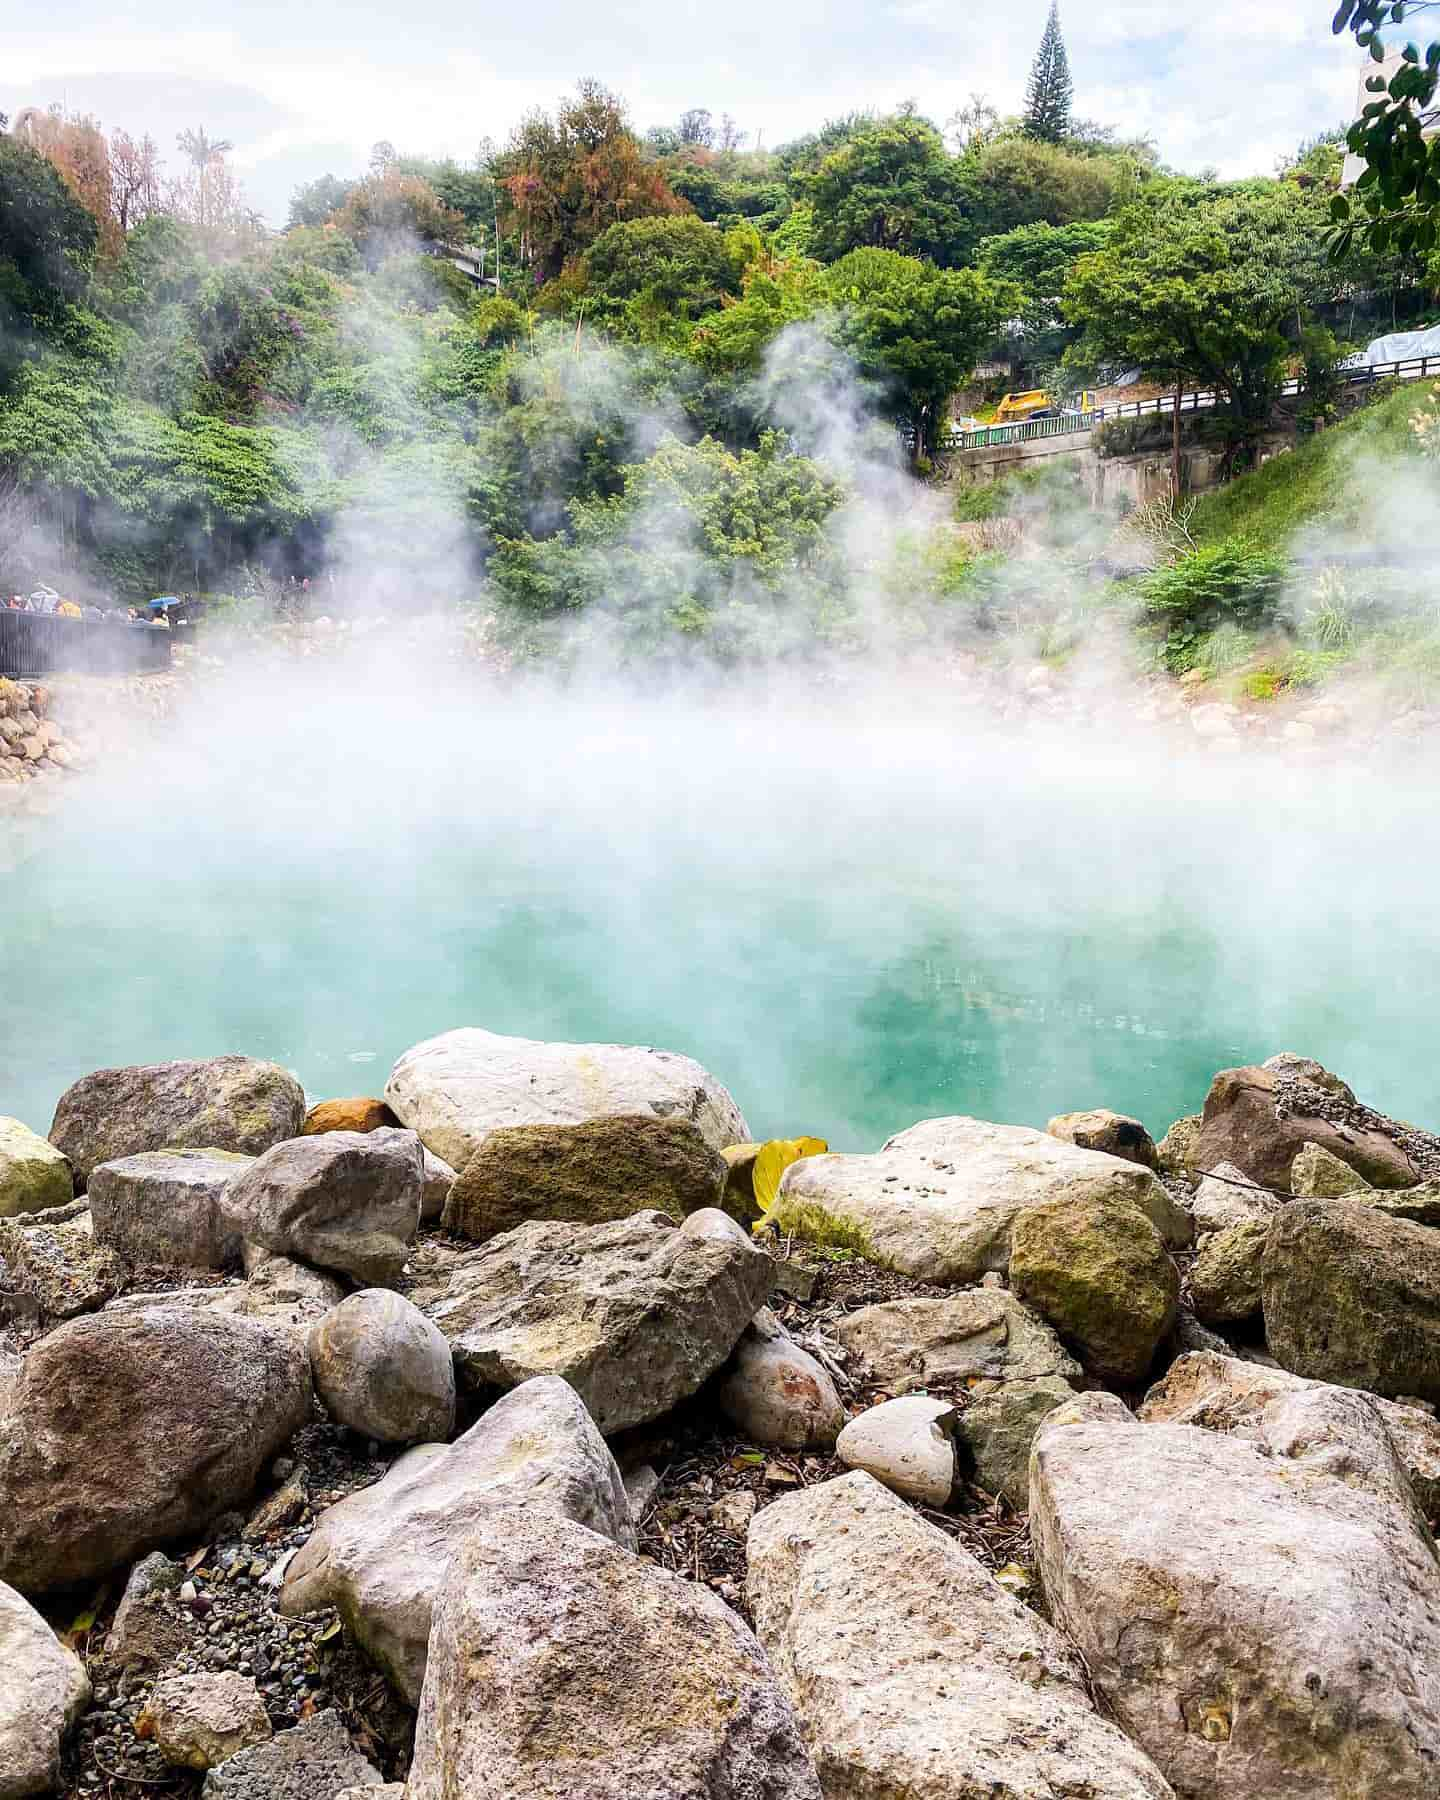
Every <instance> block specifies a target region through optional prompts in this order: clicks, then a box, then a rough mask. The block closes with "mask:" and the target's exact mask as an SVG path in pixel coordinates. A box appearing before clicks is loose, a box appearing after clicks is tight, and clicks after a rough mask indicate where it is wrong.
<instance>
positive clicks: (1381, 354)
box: [1345, 325, 1440, 369]
mask: <svg viewBox="0 0 1440 1800" xmlns="http://www.w3.org/2000/svg"><path fill="white" fill-rule="evenodd" d="M1413 356H1433V357H1435V358H1437V359H1440V325H1432V326H1431V327H1430V329H1429V330H1428V331H1392V332H1391V333H1390V334H1389V335H1388V336H1387V337H1378V338H1376V340H1375V342H1374V343H1373V344H1367V345H1366V347H1365V348H1364V349H1363V350H1361V351H1359V352H1358V353H1357V354H1356V355H1354V356H1351V357H1347V358H1346V360H1345V367H1346V368H1347V369H1373V368H1374V367H1375V365H1376V364H1377V363H1391V362H1408V361H1409V360H1410V358H1411V357H1413Z"/></svg>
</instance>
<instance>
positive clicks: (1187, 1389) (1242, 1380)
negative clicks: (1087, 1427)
mask: <svg viewBox="0 0 1440 1800" xmlns="http://www.w3.org/2000/svg"><path fill="white" fill-rule="evenodd" d="M1324 1386H1325V1383H1323V1382H1318V1381H1317V1382H1311V1381H1306V1380H1305V1378H1304V1377H1303V1376H1300V1375H1291V1374H1289V1373H1288V1372H1287V1371H1286V1370H1284V1369H1277V1368H1276V1367H1274V1365H1273V1364H1265V1363H1256V1362H1247V1361H1245V1360H1244V1359H1242V1358H1240V1357H1237V1356H1232V1355H1229V1354H1226V1353H1225V1352H1223V1351H1221V1352H1216V1351H1201V1352H1197V1353H1193V1354H1190V1355H1187V1356H1182V1357H1180V1358H1179V1359H1178V1361H1176V1362H1174V1363H1172V1364H1171V1365H1170V1367H1169V1369H1168V1370H1167V1371H1166V1373H1165V1376H1164V1378H1163V1379H1162V1380H1160V1381H1157V1382H1156V1383H1155V1385H1154V1387H1152V1388H1151V1389H1150V1391H1149V1393H1148V1394H1146V1396H1145V1400H1144V1404H1143V1405H1142V1406H1141V1407H1140V1410H1139V1412H1138V1413H1137V1414H1136V1417H1137V1418H1140V1419H1142V1420H1144V1421H1145V1423H1146V1424H1157V1425H1166V1424H1169V1425H1202V1426H1204V1427H1205V1429H1206V1430H1207V1431H1222V1432H1226V1433H1229V1434H1230V1435H1232V1436H1235V1437H1250V1436H1255V1435H1257V1434H1258V1432H1259V1429H1260V1425H1259V1422H1260V1420H1261V1418H1262V1415H1263V1414H1264V1411H1265V1408H1266V1407H1267V1406H1268V1405H1269V1404H1270V1402H1271V1401H1272V1400H1273V1399H1275V1397H1276V1396H1277V1395H1278V1394H1287V1393H1294V1392H1295V1391H1296V1390H1297V1389H1299V1388H1306V1387H1324ZM1342 1391H1343V1390H1342ZM1375 1409H1376V1411H1377V1412H1378V1413H1379V1414H1380V1417H1381V1418H1382V1419H1383V1420H1384V1421H1385V1429H1386V1430H1387V1431H1388V1432H1389V1433H1390V1441H1391V1443H1392V1444H1393V1445H1394V1446H1395V1453H1396V1455H1397V1456H1398V1457H1399V1458H1400V1462H1401V1465H1402V1466H1403V1468H1404V1470H1405V1473H1406V1474H1407V1475H1408V1476H1409V1477H1410V1485H1411V1487H1412V1488H1414V1490H1415V1498H1416V1499H1417V1500H1418V1501H1419V1503H1420V1509H1421V1511H1422V1512H1423V1513H1424V1514H1425V1517H1426V1518H1427V1519H1433V1518H1434V1517H1435V1515H1436V1513H1440V1419H1436V1417H1435V1415H1434V1414H1433V1413H1432V1412H1429V1411H1427V1410H1426V1408H1424V1407H1423V1406H1407V1405H1405V1404H1404V1403H1403V1402H1401V1401H1399V1400H1381V1399H1376V1400H1375Z"/></svg>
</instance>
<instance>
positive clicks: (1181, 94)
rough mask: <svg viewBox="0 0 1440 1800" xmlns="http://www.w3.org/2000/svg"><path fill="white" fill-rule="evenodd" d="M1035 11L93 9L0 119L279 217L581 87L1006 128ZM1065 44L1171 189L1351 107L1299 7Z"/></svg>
mask: <svg viewBox="0 0 1440 1800" xmlns="http://www.w3.org/2000/svg"><path fill="white" fill-rule="evenodd" d="M1047 4H1048V0H1014V4H1013V5H1012V6H1011V8H1010V9H1009V12H1008V15H1007V26H1006V29H1005V30H1003V31H999V32H996V31H988V30H982V29H980V28H978V27H977V25H976V23H975V16H974V13H973V11H972V10H971V9H967V8H964V7H958V6H956V5H955V4H954V0H891V3H889V4H886V5H881V6H876V5H874V4H866V3H865V0H838V4H836V3H833V0H832V4H829V5H825V6H822V5H820V4H819V3H818V0H798V3H797V4H793V5H791V6H788V7H785V8H783V9H777V8H774V7H773V6H768V5H762V4H760V3H759V0H735V3H734V4H732V5H731V6H730V7H728V8H726V9H724V12H723V14H720V15H717V14H716V13H715V11H714V9H713V8H712V7H706V8H702V7H701V5H700V4H699V0H674V3H673V4H671V5H668V6H667V7H666V8H665V9H664V10H663V12H662V11H661V10H659V9H657V8H655V7H654V6H653V5H651V4H649V3H648V0H647V3H646V4H643V5H642V4H638V3H636V0H630V3H629V4H626V5H623V6H622V7H620V8H619V9H618V10H613V9H612V10H611V11H610V12H608V13H605V14H604V15H603V16H602V15H598V14H596V13H595V12H594V10H593V9H592V8H588V7H582V6H580V5H578V4H576V3H575V0H537V3H536V4H532V5H531V6H530V7H529V8H527V9H525V10H524V11H523V13H521V14H515V15H512V16H510V17H508V18H487V19H486V22H485V29H484V34H483V38H482V39H479V40H477V38H476V35H475V28H474V19H475V15H474V12H473V10H472V9H469V8H462V7H461V6H460V5H459V4H458V0H413V3H412V4H411V5H410V6H409V7H407V8H406V10H405V13H404V15H403V18H402V17H401V16H400V15H397V14H394V13H392V12H390V11H389V10H388V9H382V10H377V11H366V10H365V9H355V8H353V7H347V8H342V7H341V6H340V5H339V4H338V0H312V4H311V5H310V6H308V7H307V8H306V9H305V10H304V12H303V13H298V12H297V11H296V9H293V8H284V7H281V6H280V5H279V4H278V0H259V3H258V4H252V5H249V6H247V8H246V10H245V20H246V29H245V30H244V31H240V30H238V29H235V28H233V27H232V26H230V25H228V24H214V25H212V24H210V23H209V22H207V21H206V19H205V18H204V17H203V16H202V17H201V19H200V20H199V21H198V22H197V21H196V17H195V12H194V10H193V8H192V7H190V6H188V5H187V6H186V7H185V8H183V9H182V7H181V5H180V3H179V0H133V3H132V5H131V6H130V8H129V9H128V15H127V16H126V18H125V21H124V28H121V27H120V26H119V25H118V24H117V21H116V17H115V14H114V12H113V11H112V10H110V9H109V8H108V7H107V8H105V9H102V8H101V6H100V4H99V0H72V4H71V5H69V6H67V7H66V8H65V9H64V12H63V14H62V15H60V17H59V18H58V20H52V21H49V22H46V21H43V20H39V19H35V18H32V20H31V21H30V22H29V23H28V24H27V25H26V26H25V27H24V28H22V29H20V30H19V31H10V32H8V33H7V38H8V41H7V47H6V64H5V70H4V75H3V78H0V108H5V109H7V110H13V109H14V108H16V107H18V106H20V105H22V104H27V103H35V104H40V105H46V104H49V103H50V102H52V101H63V102H65V103H67V104H69V105H71V106H73V107H78V108H81V109H83V110H87V111H93V112H96V113H98V114H99V115H100V117H101V118H102V119H103V120H104V122H106V123H107V124H111V125H124V126H126V127H127V128H129V129H132V130H134V129H150V130H152V131H153V132H154V133H155V135H156V137H157V140H159V141H160V142H161V143H162V145H165V144H167V142H168V138H169V136H170V134H172V133H173V131H174V130H176V129H178V128H179V125H178V124H177V122H176V121H177V120H179V121H180V122H182V123H183V122H193V121H194V119H195V118H196V117H200V116H203V120H204V123H205V124H206V126H207V128H209V129H218V130H220V131H221V132H223V134H224V135H226V136H229V137H232V138H234V140H235V142H236V144H237V163H238V166H239V167H240V168H241V170H242V171H243V172H244V173H245V175H246V178H247V181H248V182H249V184H250V186H251V188H252V190H253V193H254V197H255V198H256V199H257V201H259V202H260V204H261V205H262V207H263V208H264V210H265V211H266V212H267V213H269V214H270V215H271V216H272V217H283V214H284V207H285V200H286V198H287V196H288V193H289V189H290V187H291V186H293V185H294V183H295V181H296V180H300V179H306V178H308V177H309V176H311V175H314V174H318V173H321V172H322V171H323V169H324V168H326V167H334V168H335V172H336V173H346V172H354V171H355V170H358V169H359V168H361V167H363V165H364V161H365V156H366V152H367V150H368V148H369V146H370V144H372V143H373V142H375V141H376V140H377V139H379V138H382V137H383V138H389V139H391V140H392V141H393V142H395V143H397V144H399V145H401V146H402V147H403V148H409V149H416V150H427V151H434V152H438V153H443V154H451V155H455V156H458V157H461V158H466V159H468V158H469V157H470V156H472V155H473V154H474V151H475V147H476V145H477V144H478V142H479V140H480V139H481V138H482V137H484V136H487V135H488V136H491V137H495V138H502V139H503V137H504V136H505V134H506V132H507V131H508V130H509V128H510V127H511V125H513V124H514V123H515V122H516V120H517V119H518V118H519V117H520V116H521V114H522V113H524V112H525V111H526V110H527V109H528V108H529V107H531V106H534V105H536V104H542V105H548V104H550V103H552V102H553V100H554V98H555V97H556V95H557V94H559V93H561V92H562V91H564V90H565V89H567V88H568V87H570V85H571V84H572V83H573V81H574V80H575V79H576V77H577V76H579V75H582V74H594V75H597V76H599V77H600V78H601V79H602V80H605V81H607V82H609V83H610V84H611V85H613V86H615V87H617V88H618V89H619V90H620V91H621V92H622V93H624V94H625V95H626V97H627V99H628V100H629V101H630V104H631V107H632V111H633V114H634V116H635V118H636V121H637V123H638V124H639V125H641V126H642V127H644V126H648V125H652V124H658V123H661V122H665V121H669V120H673V119H674V118H675V117H676V116H678V114H679V113H680V112H681V111H682V110H683V109H684V108H685V107H687V106H693V105H707V106H709V107H710V108H711V109H712V110H713V111H714V112H715V113H717V114H718V113H720V112H723V111H729V112H732V113H733V114H735V116H736V118H737V119H738V120H739V121H740V123H741V125H742V127H743V128H744V129H745V130H747V131H748V132H750V133H752V134H754V133H757V132H759V133H763V136H764V141H765V143H767V144H769V145H774V144H777V143H781V142H783V141H784V140H785V139H787V138H789V137H793V136H796V135H798V134H799V133H801V132H803V131H806V130H809V129H812V128H814V127H815V126H816V125H817V124H819V123H820V122H821V121H823V120H824V119H826V118H828V117H833V116H835V115H836V114H839V113H844V112H849V111H851V110H853V109H855V108H863V107H873V108H876V109H882V110H883V109H885V108H887V107H893V106H895V105H897V104H899V103H900V102H901V101H904V100H908V99H913V100H915V101H916V102H917V103H918V104H919V105H920V107H921V108H922V110H924V111H925V112H927V113H928V114H930V115H931V116H932V117H935V118H937V119H940V120H943V119H944V118H946V117H947V116H948V115H949V114H950V113H951V112H953V111H954V110H955V109H956V108H957V107H958V106H960V105H961V104H963V103H964V101H965V100H966V99H968V97H969V96H970V95H971V94H972V93H976V92H981V93H985V94H987V95H988V96H989V97H990V98H991V100H993V101H994V102H995V103H996V104H997V105H998V106H1000V107H1001V108H1002V109H1005V110H1013V109H1016V108H1018V107H1019V105H1020V104H1021V100H1022V97H1023V92H1024V84H1025V77H1026V74H1027V72H1028V69H1029V66H1030V60H1031V57H1032V55H1033V51H1034V47H1035V45H1036V44H1037V43H1038V41H1039V37H1040V32H1041V29H1042V27H1043V23H1044V15H1045V11H1046V7H1047ZM1062 22H1063V25H1064V29H1065V34H1066V40H1067V43H1068V45H1069V50H1070V59H1071V65H1072V68H1073V70H1074V74H1075V89H1076V109H1077V111H1078V112H1079V113H1080V114H1081V115H1082V116H1084V117H1086V118H1095V119H1100V120H1103V121H1105V122H1107V123H1113V124H1115V125H1116V126H1117V127H1119V129H1120V130H1121V131H1122V132H1125V133H1127V134H1129V133H1142V134H1148V135H1150V136H1152V137H1154V138H1155V140H1156V142H1157V143H1158V144H1159V146H1160V148H1161V151H1162V154H1163V155H1164V156H1165V157H1166V158H1167V160H1169V161H1171V162H1173V163H1175V164H1177V165H1179V166H1181V167H1190V168H1199V167H1204V166H1211V165H1213V166H1214V167H1216V168H1218V169H1219V170H1220V172H1221V173H1222V174H1224V175H1241V174H1246V173H1257V172H1268V171H1269V170H1270V169H1271V167H1272V166H1273V164H1274V161H1275V158H1276V157H1277V156H1279V155H1281V154H1283V153H1284V152H1286V151H1287V150H1290V149H1292V148H1293V147H1294V146H1295V144H1296V143H1298V142H1299V141H1300V139H1301V138H1303V137H1305V136H1306V135H1309V134H1311V133H1313V132H1315V131H1317V130H1321V129H1323V128H1325V127H1328V126H1330V125H1333V124H1336V123H1338V122H1339V121H1340V120H1341V119H1342V118H1344V117H1347V116H1348V115H1349V113H1350V111H1351V109H1352V107H1353V103H1354V95H1355V88H1356V70H1357V60H1356V54H1355V51H1354V48H1353V45H1351V44H1350V43H1349V42H1348V40H1346V41H1343V42H1340V41H1337V40H1335V39H1334V38H1332V37H1331V35H1330V32H1329V29H1328V20H1327V18H1326V17H1325V16H1324V13H1323V11H1321V12H1317V11H1316V8H1315V5H1314V3H1313V0H1276V3H1275V4H1273V5H1271V6H1268V7H1255V6H1254V5H1253V4H1250V0H1214V4H1212V5H1210V6H1208V7H1207V8H1205V9H1204V12H1203V14H1201V15H1197V16H1195V17H1192V18H1187V17H1185V16H1184V15H1179V14H1177V13H1176V12H1175V11H1174V10H1172V9H1169V8H1164V9H1157V8H1156V7H1155V6H1154V5H1153V3H1152V0H1114V3H1112V4H1110V5H1108V6H1106V7H1103V8H1101V7H1090V6H1086V7H1084V8H1082V7H1081V6H1079V5H1078V4H1075V3H1074V0H1071V4H1070V6H1069V7H1068V9H1067V8H1066V7H1064V6H1062ZM182 115H183V118H182ZM347 159H348V160H347ZM337 164H340V165H343V166H340V167H336V165H337Z"/></svg>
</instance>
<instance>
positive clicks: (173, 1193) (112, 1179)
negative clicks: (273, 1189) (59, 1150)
mask: <svg viewBox="0 0 1440 1800" xmlns="http://www.w3.org/2000/svg"><path fill="white" fill-rule="evenodd" d="M253 1161H254V1158H253V1157H249V1156H240V1155H238V1154H236V1153H235V1152H233V1151H228V1150H147V1151H145V1152H144V1153H142V1154H141V1155H139V1156H124V1157H121V1158H119V1160H118V1161H115V1162H107V1163H101V1164H100V1165H99V1167H98V1168H95V1169H92V1170H91V1172H90V1186H89V1190H88V1191H89V1197H90V1215H91V1218H92V1220H93V1222H94V1232H95V1239H96V1242H97V1243H101V1244H107V1245H108V1246H109V1247H110V1248H111V1249H112V1250H114V1251H115V1252H117V1254H118V1255H119V1256H120V1257H121V1258H122V1259H123V1260H124V1261H125V1262H127V1263H130V1264H132V1265H133V1264H139V1263H164V1264H171V1265H177V1266H180V1267H185V1268H192V1269H224V1268H228V1267H230V1266H232V1265H233V1264H235V1263H237V1262H239V1260H240V1235H239V1233H238V1232H237V1231H236V1230H235V1228H234V1226H233V1225H232V1224H231V1223H230V1222H229V1221H228V1220H227V1219H226V1218H225V1217H224V1216H223V1213H222V1208H221V1201H222V1198H223V1196H224V1193H225V1189H226V1187H227V1186H228V1184H229V1182H230V1181H231V1179H232V1178H233V1177H234V1176H236V1175H238V1174H239V1173H240V1171H241V1170H242V1169H248V1168H249V1167H250V1166H251V1164H252V1163H253Z"/></svg>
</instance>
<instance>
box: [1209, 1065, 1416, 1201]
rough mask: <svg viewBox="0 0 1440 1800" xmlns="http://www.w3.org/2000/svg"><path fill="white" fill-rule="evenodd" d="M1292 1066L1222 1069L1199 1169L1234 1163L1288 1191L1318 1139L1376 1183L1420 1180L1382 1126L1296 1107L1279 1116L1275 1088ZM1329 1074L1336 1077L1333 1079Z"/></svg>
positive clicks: (1323, 1088) (1325, 1091)
mask: <svg viewBox="0 0 1440 1800" xmlns="http://www.w3.org/2000/svg"><path fill="white" fill-rule="evenodd" d="M1304 1068H1305V1065H1299V1070H1303V1069H1304ZM1287 1072H1288V1071H1287V1070H1285V1069H1278V1070H1277V1069H1271V1068H1261V1067H1255V1068H1245V1069H1222V1070H1221V1071H1220V1073H1219V1074H1218V1075H1217V1076H1216V1077H1215V1079H1214V1081H1213V1082H1212V1083H1211V1084H1210V1092H1209V1094H1208V1095H1207V1097H1206V1100H1205V1112H1204V1115H1203V1121H1204V1122H1203V1123H1202V1125H1201V1127H1200V1137H1199V1140H1198V1143H1197V1145H1196V1149H1195V1162H1196V1164H1197V1166H1198V1167H1200V1168H1202V1169H1213V1168H1214V1167H1215V1165H1216V1164H1217V1163H1222V1162H1228V1163H1233V1164H1234V1165H1235V1166H1236V1168H1238V1169H1239V1170H1241V1172H1242V1173H1243V1174H1245V1175H1248V1176H1249V1177H1250V1179H1251V1180H1252V1181H1257V1182H1259V1183H1260V1184H1261V1186H1262V1187H1272V1188H1283V1189H1285V1190H1286V1191H1287V1192H1288V1191H1289V1188H1290V1166H1291V1164H1292V1163H1293V1162H1294V1160H1295V1157H1296V1155H1297V1154H1298V1153H1299V1152H1300V1151H1301V1150H1303V1149H1304V1148H1305V1146H1306V1144H1318V1145H1319V1147H1320V1148H1321V1149H1322V1150H1328V1151H1329V1152H1330V1154H1331V1155H1332V1156H1336V1157H1338V1158H1339V1159H1340V1161H1341V1162H1343V1163H1347V1164H1348V1165H1349V1166H1350V1167H1351V1168H1352V1169H1354V1170H1356V1172H1357V1173H1359V1174H1361V1175H1363V1176H1364V1177H1365V1179H1366V1180H1367V1181H1368V1182H1370V1183H1371V1184H1372V1186H1374V1187H1379V1188H1403V1187H1413V1186H1414V1185H1415V1183H1416V1182H1417V1181H1418V1180H1419V1179H1420V1177H1419V1174H1418V1173H1417V1171H1416V1170H1415V1168H1414V1167H1413V1165H1412V1164H1411V1161H1410V1158H1409V1157H1408V1156H1407V1155H1406V1154H1405V1152H1404V1151H1403V1150H1402V1149H1401V1148H1400V1146H1399V1145H1398V1144H1397V1143H1396V1142H1395V1141H1394V1139H1393V1138H1390V1137H1387V1136H1386V1135H1385V1133H1384V1132H1381V1131H1376V1130H1374V1129H1372V1128H1367V1127H1363V1126H1358V1125H1348V1124H1336V1123H1334V1122H1332V1121H1331V1120H1330V1119H1328V1118H1322V1117H1320V1116H1319V1115H1318V1114H1310V1113H1305V1112H1293V1111H1292V1112H1289V1113H1288V1114H1287V1116H1286V1117H1284V1118H1282V1117H1280V1116H1279V1114H1278V1112H1277V1110H1276V1098H1277V1091H1278V1088H1279V1086H1280V1083H1281V1081H1282V1080H1283V1078H1284V1077H1285V1075H1286V1074H1287ZM1297 1072H1298V1071H1297ZM1324 1073H1326V1072H1325V1071H1322V1074H1324ZM1328 1079H1329V1081H1330V1082H1333V1081H1334V1080H1335V1079H1336V1078H1335V1077H1334V1076H1330V1077H1329V1078H1328ZM1307 1085H1310V1086H1314V1087H1315V1088H1316V1089H1317V1093H1318V1094H1320V1095H1329V1096H1330V1097H1332V1098H1343V1096H1338V1095H1335V1093H1334V1090H1333V1089H1331V1088H1330V1087H1328V1085H1324V1084H1321V1083H1319V1082H1313V1083H1312V1082H1310V1080H1309V1077H1308V1074H1305V1075H1304V1076H1303V1077H1302V1079H1301V1081H1300V1082H1299V1084H1298V1086H1299V1091H1300V1092H1302V1093H1303V1092H1304V1090H1305V1087H1306V1086H1307ZM1342 1085H1343V1084H1342ZM1346 1091H1347V1092H1348V1090H1346Z"/></svg>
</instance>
